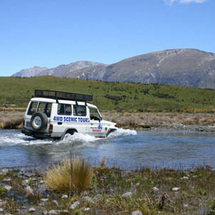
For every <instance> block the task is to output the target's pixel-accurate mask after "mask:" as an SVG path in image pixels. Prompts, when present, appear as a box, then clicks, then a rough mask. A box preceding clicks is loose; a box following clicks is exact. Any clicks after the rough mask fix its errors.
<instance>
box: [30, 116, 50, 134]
mask: <svg viewBox="0 0 215 215" xmlns="http://www.w3.org/2000/svg"><path fill="white" fill-rule="evenodd" d="M30 123H31V127H32V128H33V129H34V130H35V131H43V130H45V129H46V128H47V125H48V118H47V116H46V114H45V113H43V112H36V113H34V114H33V115H32V117H31V122H30Z"/></svg>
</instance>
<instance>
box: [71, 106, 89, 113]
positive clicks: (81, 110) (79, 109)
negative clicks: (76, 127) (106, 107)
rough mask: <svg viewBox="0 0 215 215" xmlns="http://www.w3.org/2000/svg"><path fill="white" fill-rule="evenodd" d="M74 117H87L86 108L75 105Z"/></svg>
mask: <svg viewBox="0 0 215 215" xmlns="http://www.w3.org/2000/svg"><path fill="white" fill-rule="evenodd" d="M73 115H74V116H86V115H87V111H86V106H84V105H74V106H73Z"/></svg>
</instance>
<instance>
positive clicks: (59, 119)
mask: <svg viewBox="0 0 215 215" xmlns="http://www.w3.org/2000/svg"><path fill="white" fill-rule="evenodd" d="M53 120H54V121H57V122H89V121H90V120H89V118H83V117H69V116H64V117H62V116H54V118H53Z"/></svg>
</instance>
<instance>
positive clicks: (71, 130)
mask: <svg viewBox="0 0 215 215" xmlns="http://www.w3.org/2000/svg"><path fill="white" fill-rule="evenodd" d="M74 133H77V130H75V129H70V130H67V131H66V133H65V134H64V135H62V136H61V138H60V139H61V140H63V139H64V137H65V136H66V134H70V135H74Z"/></svg>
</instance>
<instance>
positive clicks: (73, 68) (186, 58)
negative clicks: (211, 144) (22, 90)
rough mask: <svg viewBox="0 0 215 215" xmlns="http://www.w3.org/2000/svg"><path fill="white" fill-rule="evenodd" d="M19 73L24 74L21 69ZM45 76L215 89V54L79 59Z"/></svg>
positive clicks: (181, 52) (195, 52) (183, 51)
mask: <svg viewBox="0 0 215 215" xmlns="http://www.w3.org/2000/svg"><path fill="white" fill-rule="evenodd" d="M23 71H25V70H23ZM16 74H18V73H16ZM19 74H20V76H21V75H22V76H21V77H23V74H22V73H21V71H20V73H19ZM45 75H51V76H58V77H66V78H80V79H90V80H102V81H111V82H140V83H146V84H150V83H155V84H171V85H179V86H188V87H198V88H212V89H215V54H214V53H209V52H204V51H200V50H197V49H171V50H164V51H159V52H153V53H149V54H144V55H139V56H135V57H132V58H128V59H125V60H122V61H120V62H117V63H114V64H111V65H105V64H101V63H94V62H89V61H79V62H76V63H72V64H68V65H61V66H59V67H56V68H53V69H47V70H43V71H41V72H39V73H36V75H34V76H45ZM16 76H17V75H16ZM31 76H33V75H31ZM28 77H29V76H28Z"/></svg>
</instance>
